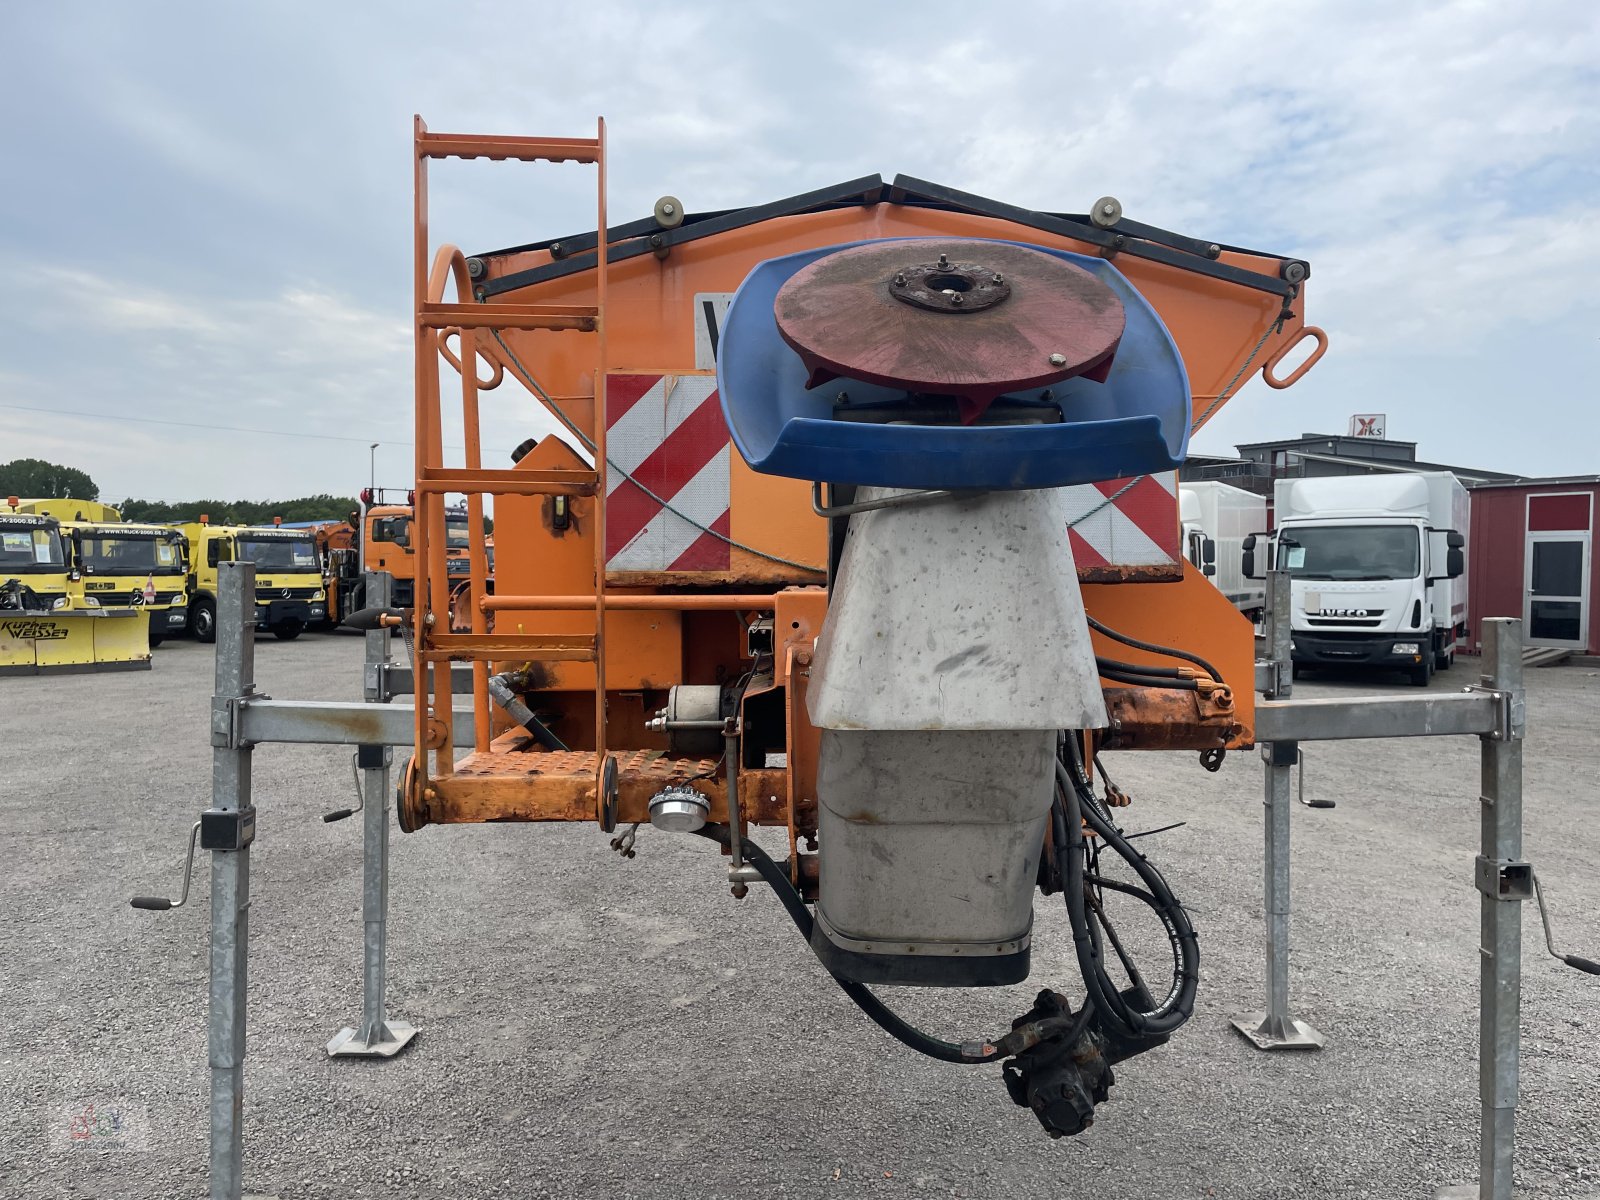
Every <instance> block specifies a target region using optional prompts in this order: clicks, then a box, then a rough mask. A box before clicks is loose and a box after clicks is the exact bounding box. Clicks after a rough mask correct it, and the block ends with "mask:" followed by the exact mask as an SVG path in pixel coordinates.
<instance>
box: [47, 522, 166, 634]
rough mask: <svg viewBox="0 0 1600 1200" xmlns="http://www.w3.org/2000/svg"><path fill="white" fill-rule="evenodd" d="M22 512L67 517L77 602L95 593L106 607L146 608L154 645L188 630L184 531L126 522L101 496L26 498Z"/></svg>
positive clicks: (70, 583)
mask: <svg viewBox="0 0 1600 1200" xmlns="http://www.w3.org/2000/svg"><path fill="white" fill-rule="evenodd" d="M16 509H17V511H19V512H31V513H34V514H36V515H39V516H47V517H54V518H56V519H57V520H58V521H60V522H61V542H62V550H63V552H64V553H65V555H66V560H67V564H66V565H67V591H68V593H69V595H71V596H72V597H73V607H74V608H81V607H87V605H86V604H85V603H84V601H85V600H86V599H88V598H90V597H92V598H93V599H94V600H95V602H96V604H97V606H98V607H100V608H103V609H117V608H132V609H140V610H142V611H143V612H144V613H145V614H146V617H147V619H148V621H149V624H150V645H151V646H152V647H155V646H159V645H160V644H161V642H162V640H163V639H164V638H167V637H169V636H171V635H172V634H175V633H182V632H183V630H184V627H185V626H186V625H187V623H188V619H189V612H188V604H187V601H188V593H187V591H186V589H185V579H186V577H187V573H188V567H187V565H186V564H185V562H184V541H183V535H182V534H181V533H179V532H178V531H177V530H175V529H171V528H169V527H167V526H165V525H149V524H143V523H139V522H130V521H124V520H123V519H122V513H121V512H119V511H118V510H117V509H115V508H113V507H112V506H111V505H109V504H102V503H100V502H99V501H98V500H75V499H71V498H54V499H37V500H22V501H20V502H19V503H18V504H17V505H16Z"/></svg>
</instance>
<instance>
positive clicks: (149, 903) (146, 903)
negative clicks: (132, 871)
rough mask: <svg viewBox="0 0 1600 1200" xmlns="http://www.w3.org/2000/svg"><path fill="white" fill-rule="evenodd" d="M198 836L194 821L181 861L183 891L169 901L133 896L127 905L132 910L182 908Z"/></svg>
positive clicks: (165, 898)
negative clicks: (187, 845) (131, 907)
mask: <svg viewBox="0 0 1600 1200" xmlns="http://www.w3.org/2000/svg"><path fill="white" fill-rule="evenodd" d="M199 836H200V822H199V821H196V822H195V823H194V825H193V826H192V827H191V828H190V830H189V853H188V856H187V857H186V858H185V859H184V860H183V891H181V892H180V893H178V898H177V899H176V900H169V899H168V898H167V897H165V896H135V897H134V898H133V899H132V900H130V901H129V902H128V903H129V904H130V905H132V906H133V907H134V908H143V909H146V910H148V911H150V912H166V911H167V910H168V909H171V908H182V907H183V905H184V901H186V900H188V899H189V877H190V876H191V875H192V874H193V873H194V843H195V839H196V838H198V837H199Z"/></svg>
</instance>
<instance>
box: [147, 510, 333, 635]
mask: <svg viewBox="0 0 1600 1200" xmlns="http://www.w3.org/2000/svg"><path fill="white" fill-rule="evenodd" d="M178 528H179V529H180V530H181V531H182V533H183V535H184V536H185V537H187V538H188V539H189V597H190V598H189V630H190V632H191V633H193V634H194V636H195V637H196V638H198V639H199V640H200V641H202V642H214V641H216V639H217V568H218V566H219V565H220V564H222V563H225V562H253V563H255V565H256V629H257V630H271V632H272V635H273V636H274V637H276V638H278V639H279V640H280V641H290V640H292V639H293V638H297V637H299V636H300V634H301V633H302V632H303V631H304V630H305V628H306V626H307V625H312V624H320V623H321V622H322V621H323V619H324V618H325V617H326V616H327V592H326V590H325V589H324V588H323V580H322V567H321V564H320V562H319V561H318V557H317V545H316V541H315V540H314V539H313V537H312V535H311V533H310V531H309V530H305V529H283V528H280V527H278V526H275V525H261V526H257V525H212V524H210V523H209V522H206V521H203V520H202V521H199V522H193V523H189V524H185V525H182V526H179V527H178Z"/></svg>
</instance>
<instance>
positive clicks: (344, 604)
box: [311, 488, 468, 625]
mask: <svg viewBox="0 0 1600 1200" xmlns="http://www.w3.org/2000/svg"><path fill="white" fill-rule="evenodd" d="M390 490H391V489H385V488H363V489H362V491H361V507H360V508H359V509H358V510H357V511H355V512H352V513H351V514H350V516H349V517H348V518H346V519H345V520H343V521H328V522H325V523H323V524H321V525H318V526H315V527H314V528H313V529H312V531H311V532H312V534H313V536H315V538H316V540H317V549H318V551H319V552H320V554H321V556H322V570H323V577H324V579H325V580H326V581H327V589H328V623H329V624H330V625H337V624H338V623H339V622H340V621H342V620H344V618H345V617H347V616H349V615H350V614H351V613H353V612H355V611H356V610H357V609H360V608H365V607H366V602H367V599H366V592H367V585H366V580H365V579H364V578H363V576H364V573H365V572H367V571H387V572H388V573H389V575H390V577H391V579H392V580H393V584H392V590H391V592H390V595H389V603H390V604H391V605H392V606H394V607H395V608H409V607H411V601H412V598H413V596H414V595H415V589H416V577H417V559H416V552H415V550H414V549H413V548H412V537H411V526H412V519H413V503H412V500H413V497H412V496H411V495H410V494H409V493H407V495H406V502H405V503H404V504H394V503H388V502H387V499H388V497H387V495H386V493H387V492H388V491H390ZM445 529H446V541H447V557H448V571H447V574H448V577H449V579H450V580H451V583H452V590H460V591H462V592H463V593H464V592H465V590H466V585H467V540H468V539H467V514H466V511H465V510H461V511H452V512H450V513H447V514H446V523H445ZM358 535H359V536H358Z"/></svg>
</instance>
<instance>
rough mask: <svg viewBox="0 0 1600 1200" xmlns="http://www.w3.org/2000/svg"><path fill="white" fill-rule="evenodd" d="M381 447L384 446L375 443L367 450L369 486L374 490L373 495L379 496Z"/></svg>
mask: <svg viewBox="0 0 1600 1200" xmlns="http://www.w3.org/2000/svg"><path fill="white" fill-rule="evenodd" d="M380 445H382V443H381V442H373V443H372V445H371V446H369V447H368V448H367V449H368V454H367V459H368V463H367V486H368V487H370V488H371V489H372V492H373V495H377V492H378V447H379V446H380Z"/></svg>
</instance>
